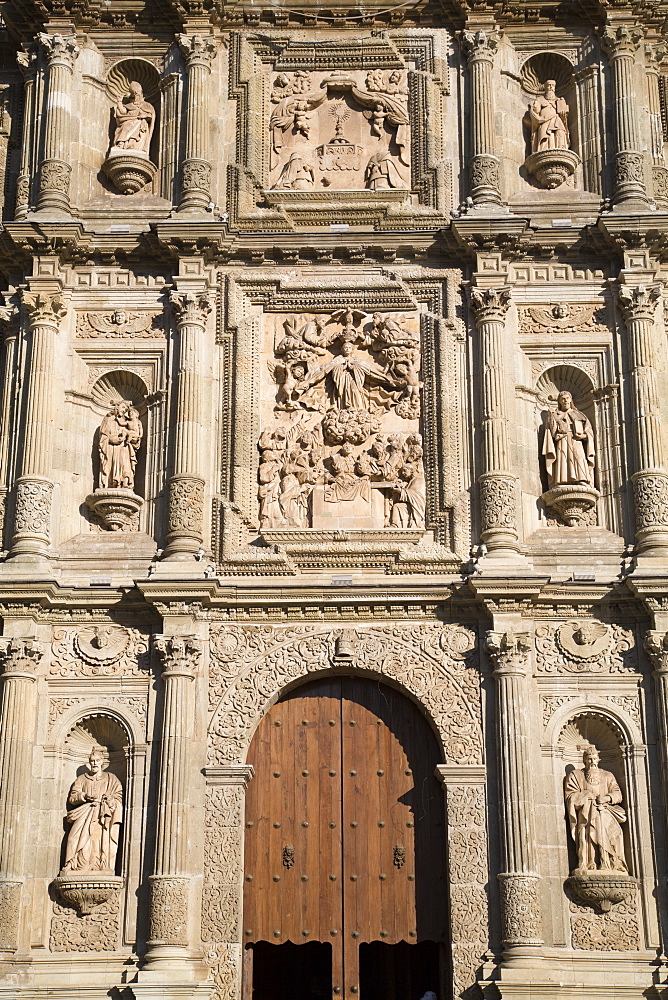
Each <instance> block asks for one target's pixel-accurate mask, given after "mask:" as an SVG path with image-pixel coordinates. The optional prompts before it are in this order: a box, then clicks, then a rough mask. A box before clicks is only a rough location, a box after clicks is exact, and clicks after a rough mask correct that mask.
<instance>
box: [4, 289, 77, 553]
mask: <svg viewBox="0 0 668 1000" xmlns="http://www.w3.org/2000/svg"><path fill="white" fill-rule="evenodd" d="M23 306H24V308H25V311H26V312H27V314H28V319H29V322H30V367H29V375H28V393H27V403H26V412H25V422H24V427H25V438H24V441H23V461H22V466H21V476H20V477H19V478H18V479H17V480H16V509H15V516H14V538H13V541H12V549H11V556H12V557H13V558H14V557H23V558H28V559H34V558H35V557H37V558H42V557H46V555H47V550H48V547H49V543H50V538H51V501H52V496H53V485H54V484H53V481H52V479H51V478H50V477H51V463H52V461H53V407H54V405H55V400H56V394H55V391H54V382H55V353H56V348H55V345H56V337H57V336H58V326H59V323H60V321H61V319H62V318H63V317H64V316H65V315H66V314H67V306H66V305H65V301H64V298H63V295H62V293H61V292H60V291H57V292H41V291H40V292H37V291H31V292H24V293H23Z"/></svg>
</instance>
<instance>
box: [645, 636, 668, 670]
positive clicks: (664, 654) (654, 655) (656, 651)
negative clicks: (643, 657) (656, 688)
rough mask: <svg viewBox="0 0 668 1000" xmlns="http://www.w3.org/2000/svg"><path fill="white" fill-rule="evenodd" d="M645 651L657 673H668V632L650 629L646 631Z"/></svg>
mask: <svg viewBox="0 0 668 1000" xmlns="http://www.w3.org/2000/svg"><path fill="white" fill-rule="evenodd" d="M644 645H645V652H646V653H647V655H648V656H649V658H650V660H651V663H652V666H653V667H654V672H655V673H656V674H668V632H661V631H660V630H657V629H649V630H648V631H647V632H646V633H645V644H644Z"/></svg>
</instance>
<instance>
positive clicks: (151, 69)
mask: <svg viewBox="0 0 668 1000" xmlns="http://www.w3.org/2000/svg"><path fill="white" fill-rule="evenodd" d="M133 80H136V81H137V83H139V84H140V85H141V88H142V90H143V92H144V98H145V99H146V100H147V101H150V102H151V104H153V105H155V104H156V103H157V100H158V97H159V94H160V90H159V87H160V74H159V73H158V71H157V69H156V68H155V66H154V65H153V64H152V63H150V62H148V61H147V60H146V59H123V60H121V62H117V63H115V64H114V65H113V66H112V67H111V69H110V70H109V72H108V73H107V95H108V97H109V99H110V100H111V101H113V103H114V104H116V103H117V102H118V101H121V100H122V99H123V98H124V97H125V96H126V94H127V93H128V90H129V88H130V83H131V82H132V81H133Z"/></svg>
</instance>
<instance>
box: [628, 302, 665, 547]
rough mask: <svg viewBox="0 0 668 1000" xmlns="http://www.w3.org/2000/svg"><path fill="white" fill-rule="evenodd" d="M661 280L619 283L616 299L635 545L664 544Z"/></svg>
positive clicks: (655, 545)
mask: <svg viewBox="0 0 668 1000" xmlns="http://www.w3.org/2000/svg"><path fill="white" fill-rule="evenodd" d="M660 299H661V288H660V286H659V285H650V286H645V285H638V286H636V287H631V286H629V285H624V284H622V285H620V287H619V291H618V299H617V301H618V304H619V307H620V310H621V312H622V315H623V316H624V321H625V323H626V329H627V333H628V337H627V342H628V353H629V369H630V383H631V429H632V435H631V437H632V442H633V459H634V461H633V466H634V472H633V475H632V476H631V481H632V483H633V497H634V501H635V515H636V538H637V540H638V550H639V551H645V552H647V551H648V550H652V549H663V550H665V549H666V548H668V474H667V473H666V469H665V461H664V454H663V451H664V449H663V443H662V439H661V416H660V413H661V411H660V406H659V394H658V389H657V384H656V367H655V359H654V348H653V327H654V314H655V312H656V306H657V303H658V302H659V301H660Z"/></svg>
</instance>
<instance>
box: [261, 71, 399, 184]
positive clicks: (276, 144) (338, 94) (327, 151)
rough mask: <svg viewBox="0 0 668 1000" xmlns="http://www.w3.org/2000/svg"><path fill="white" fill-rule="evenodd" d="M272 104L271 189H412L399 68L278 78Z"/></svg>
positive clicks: (302, 73)
mask: <svg viewBox="0 0 668 1000" xmlns="http://www.w3.org/2000/svg"><path fill="white" fill-rule="evenodd" d="M271 101H272V103H273V105H274V108H273V110H272V112H271V118H270V121H269V131H270V136H271V157H270V186H271V187H272V188H276V189H284V190H285V189H288V190H293V191H308V190H314V189H319V190H322V189H326V188H331V189H332V190H336V189H339V190H340V189H349V190H350V189H355V188H366V189H368V190H372V191H378V190H383V189H385V190H388V189H390V188H400V189H401V188H403V189H406V188H408V187H409V186H410V169H409V168H410V125H409V117H408V90H407V87H406V79H405V72H404V71H403V70H398V69H397V70H380V69H372V70H369V71H368V72H367V73H366V74H364V73H359V72H352V73H343V72H335V73H329V74H326V73H319V74H318V73H308V72H306V71H305V70H298V71H296V72H295V73H279V74H277V75H276V77H275V78H274V81H273V88H272V93H271Z"/></svg>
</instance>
